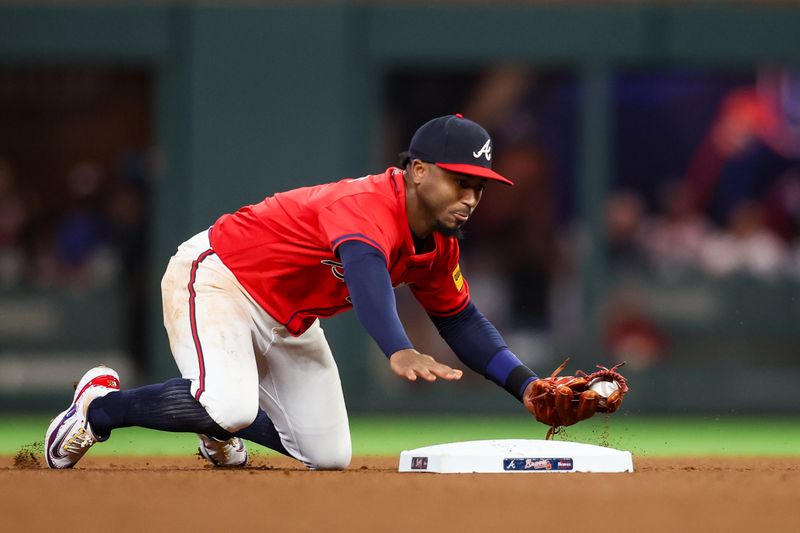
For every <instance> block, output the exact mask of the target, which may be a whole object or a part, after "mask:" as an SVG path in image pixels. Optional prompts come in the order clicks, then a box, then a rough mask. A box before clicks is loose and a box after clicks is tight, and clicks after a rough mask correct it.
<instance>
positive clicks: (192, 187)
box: [0, 2, 800, 413]
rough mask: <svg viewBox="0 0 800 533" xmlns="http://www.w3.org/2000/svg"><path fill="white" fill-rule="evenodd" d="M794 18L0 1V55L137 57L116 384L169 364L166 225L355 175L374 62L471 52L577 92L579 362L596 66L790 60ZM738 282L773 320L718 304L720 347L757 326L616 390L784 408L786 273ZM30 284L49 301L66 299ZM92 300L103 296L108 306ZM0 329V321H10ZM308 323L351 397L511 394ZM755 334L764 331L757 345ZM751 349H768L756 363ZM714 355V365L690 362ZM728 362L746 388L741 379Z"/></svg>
mask: <svg viewBox="0 0 800 533" xmlns="http://www.w3.org/2000/svg"><path fill="white" fill-rule="evenodd" d="M798 35H800V9H795V8H792V7H788V6H780V5H778V6H756V5H739V4H731V5H728V4H725V3H716V2H715V3H709V4H707V5H661V4H658V5H628V4H627V3H626V4H622V5H613V4H610V5H602V6H597V5H590V4H578V5H563V6H562V5H559V6H548V5H539V4H532V5H524V4H521V3H514V4H513V5H503V6H501V5H497V6H487V5H480V6H479V5H472V4H465V5H459V4H456V3H454V4H447V5H437V6H425V5H421V4H420V5H405V4H403V3H401V2H397V3H392V2H387V3H378V4H372V3H361V2H324V3H320V4H315V3H313V2H303V3H300V4H298V5H291V4H289V3H276V4H274V5H271V4H251V3H242V4H237V5H224V6H223V5H221V4H220V5H208V4H200V5H194V4H189V3H184V2H179V3H175V4H171V3H146V4H143V5H138V4H135V3H130V4H117V3H113V4H108V5H103V4H102V3H96V4H92V5H85V4H83V3H77V4H76V5H69V4H68V3H67V4H65V3H57V4H41V5H36V4H33V5H31V4H29V3H25V4H20V5H14V4H3V5H0V68H2V67H3V66H13V67H19V66H36V65H59V66H64V65H67V66H68V65H113V66H121V65H122V66H124V65H130V66H136V67H145V68H147V69H150V70H151V72H152V73H153V79H154V87H153V91H154V101H155V102H156V104H155V109H154V110H153V113H154V116H155V122H156V125H157V128H156V132H155V137H156V141H157V144H158V146H159V148H160V150H161V152H162V154H163V157H164V166H163V170H162V171H161V172H160V173H159V175H158V177H157V182H156V186H155V190H154V194H155V197H154V212H153V216H154V220H153V224H152V226H151V234H150V239H151V242H152V244H153V248H152V264H151V265H150V268H149V274H150V278H151V283H150V286H151V287H152V291H153V292H152V298H151V301H152V309H151V310H150V313H149V315H150V318H149V328H148V343H147V345H148V347H149V349H148V353H147V354H144V356H145V357H147V358H149V360H150V361H151V362H152V365H151V367H150V368H151V369H152V372H151V375H145V376H137V377H136V378H135V379H134V381H135V382H143V381H150V380H154V379H161V378H164V377H167V376H171V375H173V374H174V373H175V368H174V364H173V362H172V359H171V357H170V356H169V354H168V345H167V341H166V336H165V334H164V332H163V328H162V326H161V316H160V293H159V286H158V285H159V284H158V281H159V280H160V277H161V274H162V272H163V269H164V267H165V266H166V263H167V260H168V258H169V256H170V255H171V254H172V253H173V251H174V249H175V247H176V246H177V245H178V244H179V243H180V242H182V241H183V240H185V239H186V238H187V237H189V236H191V235H192V234H193V233H195V232H197V231H200V230H202V229H204V228H206V227H208V226H209V225H210V224H211V223H213V221H214V220H215V218H216V217H217V216H218V215H219V214H221V213H223V212H227V211H232V210H234V209H236V208H238V207H239V206H240V205H243V204H246V203H252V202H254V201H258V200H259V199H260V198H262V197H264V196H266V195H269V194H271V193H273V192H276V191H280V190H282V189H286V188H289V187H293V186H299V185H306V184H311V183H319V182H323V181H327V180H330V179H334V178H337V177H343V176H358V175H363V174H364V173H366V172H368V171H376V170H380V169H382V168H384V167H385V165H386V164H387V163H391V162H386V161H381V160H380V157H379V153H380V146H381V145H380V139H379V138H378V135H379V132H380V124H379V123H378V115H379V111H380V108H381V91H382V90H383V89H384V87H383V83H385V74H386V73H387V72H388V71H390V70H391V69H392V68H396V67H398V66H409V65H411V66H417V65H418V66H420V67H432V68H436V67H442V66H454V65H455V66H462V67H475V68H480V67H484V66H487V65H492V64H498V63H509V62H517V63H531V64H537V65H544V66H548V65H549V66H558V67H563V68H567V69H569V70H571V71H573V72H575V73H576V76H577V78H578V81H579V85H580V90H581V95H582V96H581V107H582V109H581V112H580V113H579V117H580V124H579V131H580V136H579V141H578V142H579V146H578V147H577V151H576V153H577V154H578V157H579V164H578V168H579V171H578V173H579V181H580V190H581V193H580V200H579V206H580V212H581V220H582V221H583V224H582V225H583V228H584V230H585V232H586V235H587V237H588V238H589V239H590V241H591V242H594V243H596V246H592V247H590V249H589V251H588V252H587V255H586V256H585V257H584V258H583V261H582V265H583V272H582V287H583V288H582V291H583V292H582V294H583V300H584V302H585V311H584V313H585V320H584V322H585V324H586V328H585V331H584V334H583V335H582V336H581V338H579V339H575V340H574V343H573V344H572V345H570V346H568V347H562V348H564V349H565V350H566V349H568V350H569V351H570V353H571V354H572V355H573V356H574V357H575V359H576V361H577V362H578V363H579V364H583V366H586V365H587V363H589V362H590V361H593V360H594V359H595V358H596V353H597V346H598V344H599V331H598V323H597V322H598V318H597V317H598V312H599V310H598V306H599V303H600V302H601V301H602V299H603V297H604V295H605V293H606V292H607V290H608V287H609V283H611V281H610V277H609V275H608V274H607V268H606V265H605V264H604V259H603V255H602V246H601V245H602V242H603V235H602V233H601V231H600V228H602V223H601V220H602V209H603V206H604V205H605V197H606V194H607V189H608V182H609V179H610V173H611V169H610V165H611V161H610V156H609V153H610V151H609V147H610V145H611V144H610V143H611V142H612V141H613V139H612V131H613V114H612V112H611V109H612V107H611V100H610V98H611V95H610V88H609V84H610V80H611V75H612V73H613V72H614V70H615V69H618V68H630V67H647V66H664V65H685V64H691V65H699V66H706V67H709V68H723V67H732V66H733V67H744V68H750V67H753V66H755V65H759V64H763V63H770V62H772V63H777V64H787V65H797V64H798V63H799V62H800V38H798ZM0 120H2V117H0ZM399 148H402V147H398V149H399ZM655 289H657V287H656V288H655ZM655 289H654V290H655ZM712 290H714V291H717V292H715V293H714V294H716V295H717V296H716V298H718V300H719V301H721V302H723V303H724V302H726V301H729V300H730V298H729V296H730V295H731V294H734V293H731V292H730V291H732V290H734V289H730V288H725V287H722V288H714V289H712ZM726 291H727V292H726ZM753 292H754V294H755V296H754V299H753V300H752V301H753V302H755V303H754V305H759V306H760V307H759V308H760V309H765V307H764V304H763V302H762V300H763V299H764V298H763V297H764V295H765V294H766V295H767V300H768V302H769V301H771V300H769V296H770V295H774V296H775V297H776V298H781V297H783V298H788V302H789V304H787V305H783V306H780V307H778V306H770V305H767V308H769V307H772V308H773V309H772V313H773V315H774V316H776V317H778V318H777V319H776V320H778V321H779V322H780V324H781V325H780V327H779V328H778V331H774V326H775V321H771V320H766V322H767V323H768V325H769V327H766V326H765V329H759V330H758V331H756V332H755V333H754V334H753V337H747V336H745V337H743V338H738V339H737V340H736V341H735V342H734V341H731V340H730V339H731V337H730V336H728V333H730V332H731V331H734V330H736V326H735V324H736V322H735V320H736V319H740V318H741V317H739V316H734V319H733V320H734V321H733V322H723V323H722V326H720V327H721V328H722V331H721V332H720V334H719V338H720V339H723V340H727V341H728V342H729V343H733V344H729V345H728V346H730V345H735V346H736V347H740V348H741V347H742V346H747V344H748V342H750V340H751V339H756V338H757V339H759V342H761V343H762V344H758V345H757V346H758V347H757V348H754V349H751V350H749V352H748V353H749V355H747V356H746V357H743V358H742V359H741V360H739V359H734V361H733V362H730V361H729V360H728V359H727V358H726V356H725V351H724V350H726V349H728V348H726V347H725V346H726V345H725V344H724V343H721V344H718V345H716V346H717V348H714V350H717V349H719V350H720V352H716V351H715V352H714V353H713V357H711V358H709V359H707V360H697V359H696V358H690V357H687V360H679V361H674V362H673V363H671V364H670V365H668V366H667V367H665V368H657V369H654V370H642V371H637V370H633V371H632V373H633V376H634V378H637V381H638V384H639V387H638V390H639V391H641V393H640V394H639V393H637V395H632V396H631V399H630V406H631V408H632V409H634V410H641V411H652V410H665V411H678V412H684V411H690V410H693V409H695V408H696V406H697V402H696V401H693V398H695V395H694V392H696V391H698V390H703V391H705V392H706V393H707V394H708V398H707V400H708V402H707V403H705V404H704V408H707V409H710V410H715V409H726V408H728V409H730V408H734V409H739V410H744V411H747V410H755V411H758V410H778V411H784V412H785V411H789V412H795V413H796V412H797V411H798V409H800V403H798V402H797V400H796V399H794V398H793V396H794V395H793V388H792V385H793V383H796V380H797V378H798V377H800V370H799V369H800V350H798V349H797V348H796V347H797V346H800V344H798V341H800V333H798V331H797V330H796V326H795V325H796V324H798V321H797V319H800V309H799V308H798V306H797V304H796V302H797V300H795V298H794V295H795V294H796V293H797V292H798V288H797V287H795V286H781V287H764V288H761V289H758V288H756V289H753ZM12 296H13V295H10V294H8V295H7V294H4V293H0V297H1V298H2V303H3V305H6V306H7V305H11V303H13V302H12ZM14 297H15V296H14ZM32 297H33V296H32ZM36 297H40V296H36ZM48 297H49V298H50V299H51V300H52V302H54V303H52V306H53V308H55V309H56V311H54V312H56V313H57V312H58V311H57V309H61V308H62V307H63V305H66V304H64V302H65V301H68V298H69V296H65V295H58V294H51V295H49V296H48ZM759 297H760V298H761V300H759ZM86 298H87V299H88V300H91V301H89V302H84V303H82V304H80V305H84V307H83V308H81V307H75V308H74V309H75V310H76V311H75V312H78V310H80V309H84V308H103V306H104V305H107V302H109V301H111V300H109V299H108V298H109V296H108V295H103V294H97V295H89V296H86ZM734 300H735V299H734ZM13 301H16V300H13ZM735 301H736V300H735ZM104 302H106V303H105V304H104ZM737 302H738V305H743V304H742V301H741V300H738V301H737ZM23 304H24V302H23ZM109 305H110V304H109ZM87 306H88V307H87ZM4 309H5V307H4ZM111 309H112V310H114V311H113V312H117V311H116V309H115V308H114V306H113V305H111ZM62 312H64V313H67V314H68V313H70V311H62ZM113 316H116V315H113V314H108V315H105V316H104V319H109V320H110V319H111V318H112V317H113ZM770 316H772V315H770ZM9 320H10V319H9ZM740 321H741V320H740ZM725 324H728V325H725ZM730 324H734V325H733V326H731V325H730ZM82 327H83V328H87V327H88V328H91V327H92V326H91V325H89V326H80V325H78V326H75V327H74V328H67V329H66V330H64V332H62V333H53V336H52V337H50V340H49V342H50V345H51V346H53V347H54V348H57V347H59V346H61V345H63V343H69V342H70V341H69V339H70V338H85V337H86V336H87V335H86V331H87V330H86V329H84V330H83V332H81V328H82ZM704 327H706V325H703V326H700V328H699V331H700V332H702V328H704ZM770 327H772V328H773V329H770ZM6 329H9V330H14V328H13V326H9V327H8V328H6ZM115 331H118V330H116V329H115V326H113V325H111V326H108V327H107V328H105V329H104V332H105V333H107V334H110V335H112V336H113V334H114V332H115ZM326 331H327V333H328V336H329V338H330V340H331V344H332V346H333V348H334V351H335V353H336V354H337V360H338V362H339V367H340V371H341V373H342V379H343V382H344V385H345V391H346V398H347V401H348V404H349V406H350V407H351V408H352V409H354V410H375V411H385V410H396V409H400V410H410V411H422V410H431V409H434V410H437V409H438V410H483V411H487V410H496V409H504V408H506V407H513V406H514V401H513V400H512V399H510V398H508V397H507V395H505V393H503V392H502V391H499V390H495V389H496V388H494V387H492V386H491V385H490V384H484V383H482V382H481V381H480V380H475V382H473V383H472V384H471V385H469V386H468V387H466V388H465V389H463V390H462V389H459V388H458V387H456V386H453V385H449V384H448V385H442V386H441V387H440V388H438V389H434V388H431V387H428V388H425V387H421V386H412V385H408V384H403V383H400V384H397V383H394V382H392V381H391V379H392V378H391V376H388V370H387V368H386V367H387V365H386V364H385V361H383V360H382V359H381V357H382V356H380V355H376V353H375V349H374V347H373V346H372V344H371V341H369V340H368V339H367V338H366V337H365V335H364V334H363V333H362V332H361V330H360V328H359V327H358V324H357V322H356V320H355V317H353V316H342V317H338V318H335V319H333V320H330V321H328V323H327V325H326ZM697 334H698V328H694V329H692V328H689V329H688V330H684V331H683V332H682V333H681V335H682V336H681V337H680V339H681V342H685V343H686V346H691V347H694V348H693V349H694V350H700V351H702V350H706V351H708V349H709V348H708V346H709V345H704V344H703V343H702V342H701V343H700V346H699V347H697V344H696V343H695V344H692V342H693V340H692V339H693V338H694V337H693V335H694V336H696V335H697ZM89 337H91V335H89ZM106 337H107V335H102V336H99V337H98V339H99V338H102V339H103V342H102V343H101V342H99V341H98V342H96V343H93V341H92V340H91V338H90V339H89V340H87V341H86V342H85V343H84V344H82V345H80V346H77V349H81V348H85V349H86V350H108V351H113V348H114V346H113V344H114V343H113V339H111V346H109V345H108V342H107V341H108V339H107V338H106ZM8 338H10V337H2V336H0V347H2V350H4V351H5V352H8V350H11V348H12V346H11V344H7V343H8V342H10V341H8ZM775 339H778V341H779V342H777V345H776V344H775V342H772V343H770V341H774V340H775ZM40 340H41V339H40ZM14 342H15V343H17V344H15V345H14V346H13V349H14V350H15V353H25V350H26V346H27V345H26V344H25V342H24V341H23V342H22V343H21V344H19V340H18V339H17V340H15V341H14ZM47 344H48V342H47V341H45V342H44V343H43V344H42V343H41V342H40V343H39V344H38V345H37V346H36V350H37V353H41V352H43V351H44V352H46V351H47ZM27 348H30V346H27ZM31 349H32V348H31ZM754 350H756V351H762V350H763V351H771V352H770V353H771V354H772V353H777V354H779V356H776V358H777V360H769V361H768V363H767V364H766V365H764V364H759V363H758V357H757V355H758V354H756V355H754V354H753V352H754ZM745 351H747V350H745ZM5 352H4V353H5ZM687 353H691V354H696V353H697V351H694V352H692V351H690V352H687ZM767 355H770V354H767ZM767 359H769V357H767ZM540 370H541V371H544V370H545V369H540ZM718 372H721V378H719V379H716V380H709V379H708V376H709V375H715V374H717V373H718ZM748 380H750V381H749V382H753V381H755V382H758V383H761V384H762V385H763V388H762V387H757V389H758V391H756V392H753V391H752V387H748V386H747V383H748ZM729 383H738V384H744V385H745V386H744V387H742V388H737V389H736V390H737V391H740V392H739V393H735V394H733V396H734V397H733V398H732V397H731V393H730V390H731V389H729V388H728V387H727V386H726V384H729ZM412 389H413V390H412ZM465 391H466V392H465ZM476 391H477V392H476ZM745 391H746V392H747V394H744V392H745ZM54 395H55V396H58V395H63V391H57V394H54ZM35 396H36V398H38V399H39V403H38V404H37V403H36V399H35V398H34V399H31V398H28V397H27V396H25V394H24V391H22V392H21V391H14V392H7V393H5V396H4V398H5V399H6V400H9V401H8V402H3V404H2V406H3V407H1V408H2V409H17V408H21V407H25V406H30V405H34V404H36V405H43V406H49V405H50V404H51V403H52V401H51V399H50V398H49V397H48V396H47V395H46V394H38V393H37V394H36V395H35Z"/></svg>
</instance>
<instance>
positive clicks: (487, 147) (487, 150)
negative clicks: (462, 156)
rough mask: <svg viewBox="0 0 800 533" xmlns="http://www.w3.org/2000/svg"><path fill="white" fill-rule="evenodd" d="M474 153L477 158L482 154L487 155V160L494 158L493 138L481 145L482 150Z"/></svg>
mask: <svg viewBox="0 0 800 533" xmlns="http://www.w3.org/2000/svg"><path fill="white" fill-rule="evenodd" d="M472 155H473V156H475V159H478V158H479V157H480V156H482V155H485V156H486V160H487V161H491V160H492V140H491V139H486V143H485V144H484V145H483V146H482V147H481V149H480V150H478V151H477V152H472Z"/></svg>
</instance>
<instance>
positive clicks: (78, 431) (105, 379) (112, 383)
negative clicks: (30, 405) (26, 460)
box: [44, 366, 119, 468]
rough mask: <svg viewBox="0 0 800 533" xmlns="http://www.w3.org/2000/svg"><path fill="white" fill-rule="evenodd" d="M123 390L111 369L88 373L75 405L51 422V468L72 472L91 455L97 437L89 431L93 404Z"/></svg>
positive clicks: (47, 439) (46, 437)
mask: <svg viewBox="0 0 800 533" xmlns="http://www.w3.org/2000/svg"><path fill="white" fill-rule="evenodd" d="M118 390H119V375H118V374H117V373H116V371H114V370H113V369H111V368H108V367H107V366H98V367H95V368H93V369H91V370H89V371H88V372H86V373H85V374H84V375H83V377H82V378H81V380H80V381H79V382H78V385H77V386H76V387H75V395H74V396H73V397H72V405H70V406H69V408H67V410H66V411H64V412H62V413H61V414H59V415H58V416H57V417H55V418H54V419H53V421H52V422H50V427H48V428H47V433H45V434H44V442H45V450H44V456H45V458H46V459H47V466H49V467H50V468H72V467H73V466H75V463H77V462H78V461H80V459H81V457H83V456H84V454H85V453H86V452H87V451H89V448H91V446H92V444H94V443H95V442H97V437H96V436H95V435H94V433H92V428H90V427H89V421H88V420H87V419H86V412H87V410H88V408H89V404H90V403H92V400H94V399H95V398H99V397H101V396H105V395H106V394H108V393H109V392H115V391H118Z"/></svg>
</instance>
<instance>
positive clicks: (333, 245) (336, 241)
mask: <svg viewBox="0 0 800 533" xmlns="http://www.w3.org/2000/svg"><path fill="white" fill-rule="evenodd" d="M355 238H361V239H364V240H366V241H368V242H369V243H370V244H372V246H374V247H375V248H377V249H378V251H379V252H380V253H381V254H382V255H383V256H384V257H386V253H385V252H384V251H383V247H382V246H381V245H380V244H378V242H377V241H375V240H374V239H370V238H369V237H367V236H366V235H364V234H363V233H348V234H347V235H342V236H341V237H337V238H336V239H334V241H333V242H332V243H331V249H332V250H334V252H335V250H336V248H337V247H338V246H339V245H340V244H342V243H343V242H344V241H347V240H354V239H355Z"/></svg>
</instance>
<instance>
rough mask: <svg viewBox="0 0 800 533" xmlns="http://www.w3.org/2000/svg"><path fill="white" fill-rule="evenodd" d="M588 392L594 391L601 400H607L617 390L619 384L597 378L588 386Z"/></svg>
mask: <svg viewBox="0 0 800 533" xmlns="http://www.w3.org/2000/svg"><path fill="white" fill-rule="evenodd" d="M589 390H593V391H595V392H596V393H597V394H598V395H599V396H602V397H603V398H608V397H609V396H611V394H612V393H613V392H614V391H616V390H619V384H618V383H617V382H616V381H608V380H605V379H600V378H597V379H595V380H594V381H592V383H591V384H590V385H589Z"/></svg>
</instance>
